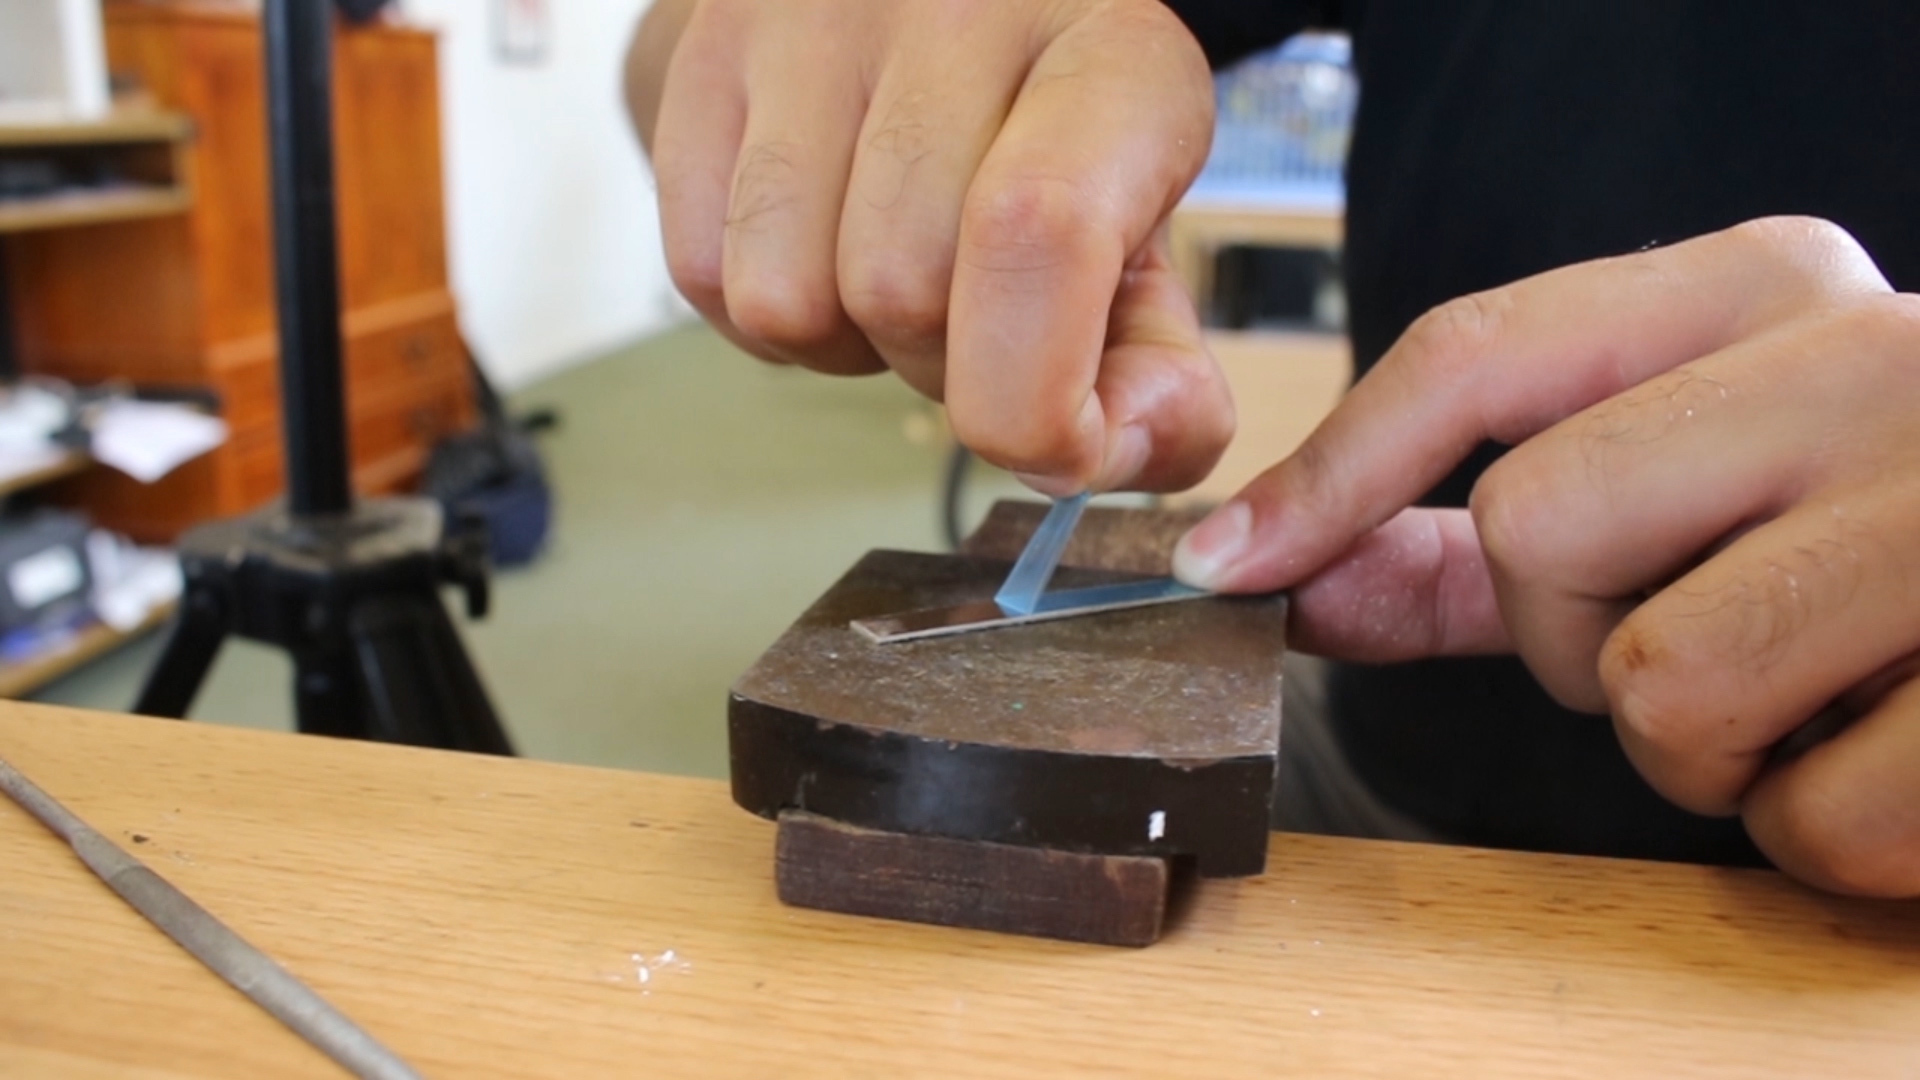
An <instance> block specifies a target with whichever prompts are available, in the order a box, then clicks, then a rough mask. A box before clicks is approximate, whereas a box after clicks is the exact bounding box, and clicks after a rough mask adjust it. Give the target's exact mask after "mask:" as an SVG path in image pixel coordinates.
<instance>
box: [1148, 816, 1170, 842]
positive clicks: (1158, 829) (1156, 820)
mask: <svg viewBox="0 0 1920 1080" xmlns="http://www.w3.org/2000/svg"><path fill="white" fill-rule="evenodd" d="M1165 835H1167V812H1166V811H1165V810H1155V811H1154V812H1153V813H1151V814H1148V815H1147V839H1149V840H1158V839H1160V838H1161V837H1163V836H1165Z"/></svg>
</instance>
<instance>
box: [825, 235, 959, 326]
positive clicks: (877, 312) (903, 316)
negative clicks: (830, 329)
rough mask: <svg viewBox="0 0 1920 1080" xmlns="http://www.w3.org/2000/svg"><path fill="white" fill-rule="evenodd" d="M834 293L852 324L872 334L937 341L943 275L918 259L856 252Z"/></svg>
mask: <svg viewBox="0 0 1920 1080" xmlns="http://www.w3.org/2000/svg"><path fill="white" fill-rule="evenodd" d="M840 296H841V300H842V302H843V303H844V304H845V305H846V311H847V315H848V317H849V318H851V319H852V320H853V321H854V324H855V325H857V326H859V327H860V328H861V329H862V330H865V331H866V332H867V333H868V334H870V335H874V336H877V337H886V338H893V339H906V340H909V341H914V342H937V341H942V340H944V339H945V337H946V333H947V297H948V275H947V274H946V272H944V271H942V270H939V269H936V268H933V267H930V266H928V265H927V264H926V263H925V262H923V261H921V260H918V259H902V258H899V257H897V256H888V255H883V254H878V253H867V254H862V255H860V256H858V257H856V258H854V259H853V260H851V262H850V263H849V264H848V265H847V267H846V268H845V269H843V270H842V271H841V274H840Z"/></svg>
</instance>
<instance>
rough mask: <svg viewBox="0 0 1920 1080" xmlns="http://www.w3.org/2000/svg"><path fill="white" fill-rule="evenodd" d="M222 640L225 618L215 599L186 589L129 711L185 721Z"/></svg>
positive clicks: (218, 651)
mask: <svg viewBox="0 0 1920 1080" xmlns="http://www.w3.org/2000/svg"><path fill="white" fill-rule="evenodd" d="M226 636H227V620H226V614H225V612H223V611H222V610H221V607H220V600H219V597H217V596H216V595H214V594H213V593H212V592H210V591H208V590H206V589H195V588H191V587H189V588H188V590H187V595H186V597H185V598H184V602H183V603H181V605H180V617H179V619H178V620H177V621H176V622H175V623H174V625H173V633H172V636H170V637H168V638H167V647H166V649H164V650H163V651H162V652H161V653H160V659H159V660H158V661H157V662H156V663H155V664H154V665H153V670H152V671H151V672H149V673H148V674H147V684H146V685H145V686H144V687H142V688H141V690H140V698H139V700H138V701H136V702H134V705H133V711H134V712H136V713H138V714H140V715H142V716H164V717H168V718H170V719H174V720H178V719H181V718H182V717H185V716H186V715H187V710H188V709H189V708H191V707H192V705H193V699H194V695H196V694H198V693H199V692H200V684H201V683H203V682H205V681H206V679H207V672H208V671H209V670H210V669H211V668H212V667H213V660H214V657H216V656H218V655H220V642H221V639H223V638H225V637H226Z"/></svg>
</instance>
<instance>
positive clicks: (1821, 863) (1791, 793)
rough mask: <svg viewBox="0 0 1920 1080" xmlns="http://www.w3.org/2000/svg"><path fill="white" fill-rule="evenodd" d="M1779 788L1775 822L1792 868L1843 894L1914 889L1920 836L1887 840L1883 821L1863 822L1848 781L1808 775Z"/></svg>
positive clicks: (1918, 885) (1919, 878) (1918, 884)
mask: <svg viewBox="0 0 1920 1080" xmlns="http://www.w3.org/2000/svg"><path fill="white" fill-rule="evenodd" d="M1784 788H1785V789H1784V791H1783V792H1782V803H1781V805H1780V807H1779V809H1778V810H1777V811H1776V812H1775V823H1776V825H1777V827H1778V828H1779V829H1780V830H1781V831H1782V832H1783V833H1784V836H1783V837H1781V839H1783V840H1784V842H1785V846H1786V847H1787V848H1788V849H1789V850H1790V851H1791V852H1792V858H1791V859H1790V860H1789V861H1790V863H1791V864H1792V866H1793V868H1794V869H1795V870H1797V871H1799V872H1800V873H1802V874H1803V875H1805V876H1808V877H1810V878H1812V879H1813V880H1814V881H1815V882H1816V883H1819V884H1822V885H1825V886H1827V887H1829V888H1833V889H1836V890H1838V891H1840V892H1845V893H1854V894H1858V895H1865V896H1900V895H1911V894H1913V893H1914V892H1916V891H1920V849H1917V848H1916V845H1920V836H1915V835H1914V834H1913V831H1912V830H1907V831H1906V834H1905V835H1904V836H1890V835H1888V830H1887V829H1886V828H1885V826H1884V824H1883V823H1880V822H1876V821H1870V820H1865V816H1866V815H1865V814H1863V812H1862V810H1861V809H1860V798H1859V793H1858V792H1857V790H1856V786H1855V784H1854V783H1852V782H1850V781H1849V782H1845V783H1841V782H1838V781H1836V780H1833V779H1830V778H1827V777H1825V776H1824V775H1808V776H1801V777H1795V778H1794V781H1793V782H1791V783H1789V784H1787V785H1785V786H1784Z"/></svg>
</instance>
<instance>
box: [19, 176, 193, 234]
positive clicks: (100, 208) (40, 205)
mask: <svg viewBox="0 0 1920 1080" xmlns="http://www.w3.org/2000/svg"><path fill="white" fill-rule="evenodd" d="M191 202H192V199H191V197H190V196H189V195H188V194H187V192H186V190H185V189H184V188H178V187H127V188H114V189H110V190H106V191H74V192H62V193H60V194H57V195H46V196H39V197H35V198H27V199H0V233H17V232H30V231H32V230H35V229H59V228H66V227H69V226H73V225H97V224H100V223H102V222H108V221H131V220H134V219H136V218H149V217H164V216H166V215H168V214H180V213H185V212H186V209H187V207H188V205H190V203H191Z"/></svg>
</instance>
